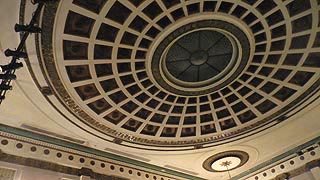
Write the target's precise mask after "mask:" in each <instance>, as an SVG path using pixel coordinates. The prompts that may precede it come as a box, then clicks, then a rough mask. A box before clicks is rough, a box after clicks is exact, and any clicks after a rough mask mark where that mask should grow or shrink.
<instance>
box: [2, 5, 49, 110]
mask: <svg viewBox="0 0 320 180" xmlns="http://www.w3.org/2000/svg"><path fill="white" fill-rule="evenodd" d="M48 1H53V0H31V3H32V4H38V7H37V9H36V10H35V12H34V13H33V16H32V18H31V20H30V23H29V24H27V25H21V24H16V25H15V27H14V30H15V31H16V32H22V33H23V35H22V38H21V40H20V43H19V45H18V47H17V48H16V49H15V50H11V49H6V50H5V52H4V54H5V56H7V57H12V59H11V61H10V63H9V64H6V65H0V71H1V72H2V73H1V72H0V79H1V80H2V81H1V84H0V104H1V103H2V101H3V100H4V99H5V95H6V93H7V91H8V90H11V89H12V86H11V85H10V84H11V81H12V80H15V79H16V75H15V71H16V69H19V68H21V67H23V64H22V63H21V62H17V60H19V59H20V58H27V57H28V55H27V53H26V52H23V47H24V45H25V42H26V40H27V38H28V36H29V34H30V33H41V28H40V27H37V26H36V21H37V19H38V18H39V16H40V12H41V9H42V7H43V6H44V4H45V3H46V2H48Z"/></svg>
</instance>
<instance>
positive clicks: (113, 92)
mask: <svg viewBox="0 0 320 180" xmlns="http://www.w3.org/2000/svg"><path fill="white" fill-rule="evenodd" d="M318 5H319V1H316V0H294V1H281V0H263V1H256V0H243V1H232V0H219V1H211V0H210V1H203V0H190V1H188V0H181V1H180V0H145V1H140V0H118V1H114V0H109V1H107V0H91V1H87V0H73V1H71V0H66V1H65V0H63V1H60V2H58V1H57V2H54V3H49V4H47V5H46V6H47V7H48V8H45V10H44V14H43V16H44V17H46V18H45V20H43V21H42V22H41V26H42V28H43V33H42V34H41V38H40V41H39V42H40V43H39V50H40V52H41V57H42V66H43V70H44V72H46V73H45V74H47V81H48V82H50V85H51V88H52V89H53V92H54V94H55V95H56V96H57V97H58V98H59V99H60V101H61V102H60V103H62V104H63V105H64V106H65V108H67V109H69V110H70V111H71V112H72V113H73V114H74V116H76V117H77V118H78V119H80V120H81V123H77V125H78V126H79V127H85V126H90V127H91V128H93V129H95V130H96V131H98V132H100V133H104V134H106V135H108V136H111V137H115V138H118V139H120V140H122V141H125V142H127V144H129V145H130V144H139V145H143V146H145V147H148V146H159V147H160V146H161V147H167V148H169V147H170V148H176V147H177V148H183V147H184V146H190V145H208V146H211V145H215V144H217V143H224V142H228V141H230V140H235V139H239V138H243V137H245V136H247V135H250V134H253V133H256V132H258V131H260V130H262V129H266V128H268V127H270V126H273V125H275V124H277V123H278V122H280V121H283V120H285V119H286V118H287V116H286V114H287V113H288V112H289V111H293V110H297V111H298V110H299V109H301V108H303V107H301V106H299V105H300V104H301V103H303V102H304V101H305V100H306V99H310V98H314V97H313V96H312V95H313V93H314V92H317V91H318V90H319V77H320V69H319V68H320V48H319V45H320V32H319V26H320V16H319V8H317V7H318ZM93 133H94V132H93Z"/></svg>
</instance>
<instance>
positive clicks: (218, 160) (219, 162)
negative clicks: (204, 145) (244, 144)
mask: <svg viewBox="0 0 320 180" xmlns="http://www.w3.org/2000/svg"><path fill="white" fill-rule="evenodd" d="M248 160H249V155H248V153H246V152H244V151H226V152H222V153H218V154H215V155H213V156H211V157H209V158H208V159H206V160H205V161H204V162H203V164H202V167H203V168H204V169H206V170H207V171H210V172H225V171H230V170H233V169H236V168H239V167H241V166H242V165H244V164H245V163H246V162H247V161H248Z"/></svg>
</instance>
